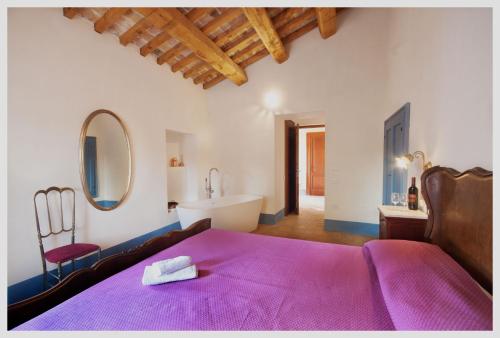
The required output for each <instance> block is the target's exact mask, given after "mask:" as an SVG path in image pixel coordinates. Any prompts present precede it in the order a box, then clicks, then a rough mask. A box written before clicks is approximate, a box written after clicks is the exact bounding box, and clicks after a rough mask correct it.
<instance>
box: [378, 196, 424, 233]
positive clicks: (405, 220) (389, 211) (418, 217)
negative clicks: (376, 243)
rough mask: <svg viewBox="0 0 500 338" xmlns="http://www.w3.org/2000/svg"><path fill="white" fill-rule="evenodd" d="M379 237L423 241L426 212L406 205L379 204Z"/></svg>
mask: <svg viewBox="0 0 500 338" xmlns="http://www.w3.org/2000/svg"><path fill="white" fill-rule="evenodd" d="M378 210H379V212H380V224H379V227H380V228H379V238H380V239H407V240H411V241H424V233H425V227H426V225H427V214H426V213H425V212H423V211H421V210H410V209H408V207H403V206H392V205H381V206H379V207H378Z"/></svg>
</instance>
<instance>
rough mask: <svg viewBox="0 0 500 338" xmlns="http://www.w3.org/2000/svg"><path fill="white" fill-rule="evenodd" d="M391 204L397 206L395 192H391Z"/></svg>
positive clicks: (397, 196)
mask: <svg viewBox="0 0 500 338" xmlns="http://www.w3.org/2000/svg"><path fill="white" fill-rule="evenodd" d="M391 203H392V205H394V206H396V205H398V204H399V194H398V193H397V192H393V193H392V194H391Z"/></svg>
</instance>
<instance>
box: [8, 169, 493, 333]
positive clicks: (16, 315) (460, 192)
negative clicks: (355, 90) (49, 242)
mask: <svg viewBox="0 0 500 338" xmlns="http://www.w3.org/2000/svg"><path fill="white" fill-rule="evenodd" d="M421 180H422V181H421V182H422V184H421V189H422V194H423V197H424V199H425V202H426V204H427V206H428V208H429V220H428V223H427V229H426V238H427V240H428V241H429V242H431V243H434V244H437V245H439V246H440V247H441V248H442V249H443V250H444V251H446V252H447V253H448V254H449V255H450V256H451V257H453V258H454V259H455V260H456V261H457V262H458V263H459V264H460V265H461V266H462V267H463V268H464V269H466V270H467V271H468V272H469V274H470V275H471V276H472V277H473V278H474V279H475V280H476V281H477V282H478V283H479V284H480V285H481V286H483V287H484V288H485V289H486V290H487V291H488V292H490V293H492V254H493V252H492V229H493V173H492V172H491V171H487V170H484V169H482V168H473V169H470V170H467V171H465V172H463V173H459V172H458V171H456V170H454V169H451V168H444V167H439V166H438V167H433V168H431V169H428V170H426V171H425V172H424V173H423V174H422V178H421ZM209 228H210V219H204V220H201V221H198V222H196V223H194V224H193V225H191V226H190V227H189V228H187V229H186V230H182V231H172V232H170V233H168V234H166V235H162V236H159V237H156V238H153V239H151V240H149V241H147V242H145V243H144V244H142V245H141V246H139V247H137V248H136V249H133V250H131V251H128V252H124V253H120V254H116V255H112V256H109V257H106V258H103V259H101V260H99V261H98V262H96V263H95V264H94V265H92V266H91V267H90V268H85V269H80V270H77V271H74V272H72V273H71V274H69V275H68V276H67V277H66V278H64V279H63V280H62V281H61V282H60V283H58V284H57V285H56V286H54V287H53V288H51V289H49V290H47V291H45V292H43V293H41V294H39V295H36V296H33V297H31V298H28V299H26V300H23V301H21V302H18V303H15V304H12V305H9V307H8V318H7V323H8V328H9V329H12V328H14V327H16V326H18V325H20V324H22V323H24V322H26V321H28V320H30V319H31V318H34V317H36V316H38V315H39V314H41V313H43V312H45V311H47V310H49V309H50V308H52V307H54V306H56V305H58V304H60V303H62V302H63V301H65V300H66V299H69V298H71V297H73V296H74V295H76V294H78V293H80V292H82V291H83V290H85V289H87V288H89V287H91V286H92V285H95V284H97V283H99V282H100V281H102V280H104V279H106V278H108V277H110V276H112V275H113V274H115V273H118V272H120V271H122V270H124V269H127V268H128V267H130V266H132V265H134V264H137V263H139V262H140V261H142V260H144V259H146V258H147V257H150V256H151V255H154V254H155V253H157V252H160V251H162V250H164V249H166V248H168V247H171V246H173V245H175V244H177V243H179V242H180V241H182V240H184V239H186V238H188V237H191V236H194V235H196V234H198V233H201V232H203V231H205V230H207V229H209Z"/></svg>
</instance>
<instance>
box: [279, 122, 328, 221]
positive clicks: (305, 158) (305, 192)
mask: <svg viewBox="0 0 500 338" xmlns="http://www.w3.org/2000/svg"><path fill="white" fill-rule="evenodd" d="M324 210H325V125H324V124H318V125H308V124H305V125H299V124H298V123H295V122H294V121H292V120H285V215H288V214H299V213H301V212H303V211H305V212H312V211H314V212H315V213H318V212H319V213H324Z"/></svg>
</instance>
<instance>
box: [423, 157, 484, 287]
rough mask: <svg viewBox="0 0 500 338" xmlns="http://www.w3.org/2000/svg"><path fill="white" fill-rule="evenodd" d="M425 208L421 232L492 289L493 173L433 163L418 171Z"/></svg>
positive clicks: (480, 282) (482, 283) (479, 169)
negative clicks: (432, 165)
mask: <svg viewBox="0 0 500 338" xmlns="http://www.w3.org/2000/svg"><path fill="white" fill-rule="evenodd" d="M421 186H422V195H423V197H424V199H425V202H426V203H427V206H428V208H429V221H428V223H427V229H426V233H425V236H426V237H427V238H428V240H429V241H430V242H431V243H434V244H437V245H439V246H440V247H441V248H442V249H443V250H444V251H446V252H447V253H448V254H449V255H450V256H452V257H453V258H454V259H455V260H456V261H457V262H458V263H459V264H460V265H461V266H462V267H463V268H464V269H465V270H467V271H468V272H469V274H470V275H471V276H472V277H473V278H474V279H475V280H476V281H477V282H478V283H479V284H481V286H482V287H483V288H485V289H486V290H487V291H488V292H490V293H492V278H493V277H492V270H493V269H492V262H493V247H492V231H493V173H492V172H491V171H488V170H485V169H482V168H479V167H476V168H473V169H470V170H467V171H465V172H463V173H460V172H458V171H456V170H455V169H451V168H444V167H439V166H437V167H433V168H430V169H428V170H426V171H425V172H424V173H423V174H422V185H421Z"/></svg>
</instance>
